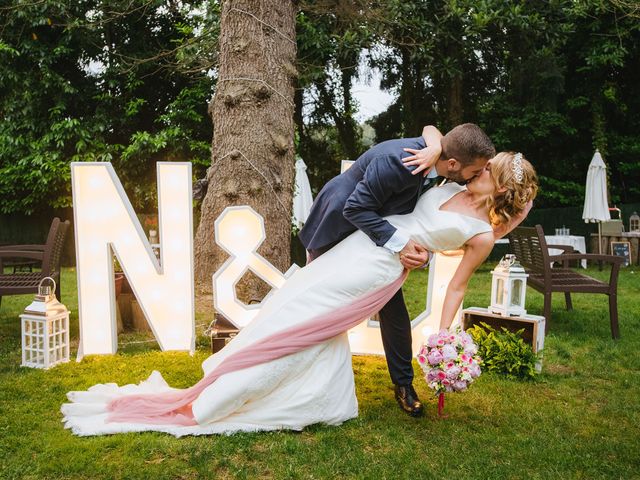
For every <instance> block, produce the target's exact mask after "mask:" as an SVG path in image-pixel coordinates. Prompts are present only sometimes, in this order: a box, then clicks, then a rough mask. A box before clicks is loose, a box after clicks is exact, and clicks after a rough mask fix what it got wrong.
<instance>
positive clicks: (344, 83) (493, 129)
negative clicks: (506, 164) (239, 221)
mask: <svg viewBox="0 0 640 480" xmlns="http://www.w3.org/2000/svg"><path fill="white" fill-rule="evenodd" d="M298 7H299V8H298V14H297V25H296V31H297V51H298V56H297V65H296V68H297V75H298V76H297V83H298V85H297V90H296V94H295V104H296V106H295V114H294V119H295V123H296V131H297V134H296V142H297V152H298V154H299V155H301V156H302V158H304V160H305V162H306V163H307V165H308V167H309V173H310V177H311V181H312V186H313V188H314V189H315V190H317V189H318V188H319V187H321V186H322V185H323V184H324V183H325V182H326V181H327V180H328V179H329V178H331V177H332V176H333V175H335V174H336V173H337V172H338V169H339V161H340V160H342V159H345V158H352V159H353V158H356V157H357V156H358V155H359V153H360V152H362V150H363V149H364V148H365V143H366V142H365V140H366V139H365V136H364V135H363V126H362V125H359V124H358V122H357V121H356V119H355V118H356V117H355V114H356V112H357V110H358V105H357V101H356V100H355V98H354V96H353V85H354V84H355V82H356V80H358V79H360V80H362V79H366V78H367V76H369V75H370V74H371V72H372V71H373V69H375V70H377V71H378V72H379V73H380V75H381V77H382V88H384V89H385V90H388V91H389V92H390V93H392V94H394V95H395V101H394V102H393V103H392V104H391V105H390V106H389V108H388V109H387V110H386V111H385V112H382V113H381V114H379V115H377V116H376V117H374V118H372V119H370V120H369V121H368V125H370V126H371V127H372V128H373V129H374V131H375V140H376V141H381V140H384V139H388V138H393V137H399V136H417V135H419V134H420V131H421V128H422V126H423V125H426V124H434V125H436V126H438V127H439V128H440V129H441V130H442V131H443V132H444V131H446V130H448V129H449V128H451V127H453V126H454V125H456V124H457V123H460V122H476V123H478V124H480V125H481V126H482V127H483V128H484V129H485V130H486V131H487V133H488V134H489V135H490V136H491V138H492V139H493V140H494V143H495V144H496V147H497V148H498V149H499V150H518V151H522V152H523V153H524V154H525V155H526V156H527V157H528V158H529V159H530V160H531V161H532V162H533V163H534V164H535V165H536V168H537V169H538V172H539V174H540V176H541V183H542V185H541V190H540V196H539V200H538V202H537V205H538V206H565V205H579V204H581V203H582V199H583V195H584V181H585V177H586V170H587V166H588V163H589V161H590V159H591V157H592V155H593V151H594V150H595V149H596V148H598V149H599V150H600V151H601V152H602V153H603V156H604V158H605V161H606V163H607V165H608V167H609V175H610V192H611V200H612V203H614V202H637V201H640V187H638V185H640V162H638V161H637V159H638V155H640V135H639V134H638V132H640V104H639V102H640V95H638V94H637V90H638V85H640V82H639V81H638V80H639V78H638V77H639V76H640V70H639V69H638V68H637V66H638V65H639V64H640V22H638V17H639V15H640V14H639V13H638V9H637V5H636V4H635V2H629V1H626V0H611V1H606V0H550V1H547V2H534V1H525V0H523V1H517V2H513V1H506V0H482V1H477V0H473V1H472V0H386V1H366V2H365V1H364V0H351V1H347V0H301V1H300V2H299V4H298ZM219 12H220V6H219V3H218V2H205V1H202V0H200V1H181V2H175V1H169V0H156V1H152V0H134V1H130V0H126V1H125V0H104V1H100V2H98V1H96V0H81V1H78V2H60V1H55V0H38V1H34V2H24V1H21V0H5V1H4V2H3V3H2V6H0V63H1V65H2V68H0V92H1V96H0V112H2V116H1V118H0V197H1V198H2V202H1V203H0V212H4V213H9V212H25V213H28V212H33V211H35V210H38V209H41V208H43V206H44V205H46V206H54V207H59V206H67V205H69V204H70V187H69V183H70V182H69V162H71V161H104V160H108V161H111V162H113V163H114V165H115V166H116V170H117V171H118V173H119V175H120V177H121V179H122V180H123V183H124V185H125V189H127V192H128V193H129V195H130V197H131V198H132V201H133V203H134V206H135V207H136V208H137V209H140V210H151V209H153V208H154V206H155V193H154V192H155V168H153V165H154V163H155V162H156V161H159V160H165V161H166V160H168V161H171V160H182V161H185V160H189V161H193V162H194V166H195V168H194V171H195V174H196V176H198V177H201V176H202V175H203V174H204V171H205V169H206V168H207V166H209V165H210V162H211V158H210V156H211V153H210V147H211V140H212V131H213V128H212V124H211V119H210V116H209V113H208V112H207V104H208V101H209V100H210V98H211V95H212V94H213V92H214V91H215V88H216V77H217V57H216V52H217V41H218V32H219Z"/></svg>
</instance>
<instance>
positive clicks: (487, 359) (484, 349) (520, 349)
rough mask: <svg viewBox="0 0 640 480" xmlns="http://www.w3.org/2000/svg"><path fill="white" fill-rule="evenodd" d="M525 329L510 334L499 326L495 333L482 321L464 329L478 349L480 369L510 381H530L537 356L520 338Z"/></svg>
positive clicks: (534, 373) (534, 374)
mask: <svg viewBox="0 0 640 480" xmlns="http://www.w3.org/2000/svg"><path fill="white" fill-rule="evenodd" d="M523 330H524V329H521V330H518V331H517V332H511V331H509V330H507V329H506V328H504V327H502V328H501V329H500V330H496V329H495V328H493V327H490V326H489V325H487V324H486V323H484V322H480V325H474V326H473V327H471V328H469V329H468V330H467V333H468V334H469V335H471V336H472V337H473V341H474V342H475V343H476V345H477V346H478V355H480V357H481V358H482V361H483V364H482V369H483V370H484V371H487V372H496V373H502V374H505V375H507V376H508V377H511V378H521V379H527V380H530V379H533V378H534V377H535V376H536V374H537V372H536V369H535V365H536V361H537V360H538V356H537V355H536V354H535V353H533V350H532V348H531V345H528V344H527V343H525V342H524V340H523V339H522V332H523Z"/></svg>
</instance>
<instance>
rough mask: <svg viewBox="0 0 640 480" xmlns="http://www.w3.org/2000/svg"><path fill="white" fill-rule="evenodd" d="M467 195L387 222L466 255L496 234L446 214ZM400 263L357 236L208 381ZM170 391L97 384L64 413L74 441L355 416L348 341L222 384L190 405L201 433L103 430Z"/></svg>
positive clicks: (253, 329)
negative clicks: (113, 405) (245, 351)
mask: <svg viewBox="0 0 640 480" xmlns="http://www.w3.org/2000/svg"><path fill="white" fill-rule="evenodd" d="M462 190H464V187H461V186H459V185H457V184H455V183H450V184H447V185H444V186H442V187H437V188H432V189H431V190H429V191H428V192H426V193H425V194H424V195H423V196H422V197H421V198H420V199H419V201H418V203H417V205H416V208H415V210H414V211H413V212H412V213H410V214H407V215H393V216H389V217H387V220H388V221H389V222H390V223H391V224H392V225H394V226H395V227H396V228H398V229H399V230H402V231H404V232H406V233H407V234H409V235H410V236H411V238H412V239H413V240H415V241H416V242H418V243H419V244H422V245H424V246H426V247H428V248H429V249H430V250H432V251H441V250H450V249H455V248H459V247H461V246H462V245H464V244H465V242H466V241H467V240H468V239H470V238H471V237H473V236H475V235H477V234H479V233H483V232H489V231H491V226H490V225H489V224H488V223H486V222H484V221H481V220H479V219H477V218H473V217H469V216H465V215H462V214H459V213H455V212H451V211H443V210H440V207H441V206H442V204H444V203H445V202H446V201H447V200H449V199H450V198H451V197H453V196H454V195H455V194H457V193H459V192H461V191H462ZM402 270H403V269H402V266H401V264H400V262H399V259H398V255H397V254H392V253H391V252H389V251H388V250H386V249H385V248H381V247H377V246H376V245H375V244H374V243H373V242H372V241H371V240H370V239H369V238H368V237H367V236H366V235H365V234H364V233H362V232H360V231H357V232H355V233H353V234H352V235H350V236H349V237H348V238H346V239H345V240H344V241H342V242H341V243H340V244H338V245H336V246H335V247H334V248H332V249H331V250H330V251H328V252H327V253H325V254H324V255H322V256H321V257H319V258H318V259H316V260H315V261H314V262H312V263H311V264H309V265H307V266H306V267H304V268H302V269H300V270H298V271H297V272H296V273H295V274H294V275H293V276H292V277H291V278H290V279H289V280H288V281H287V282H286V283H285V284H284V285H283V286H282V288H280V290H278V291H277V292H274V294H273V295H271V296H270V297H269V299H268V300H267V301H266V302H265V304H264V306H263V307H262V308H261V310H260V313H259V315H258V316H257V317H256V318H255V320H254V321H253V322H252V323H251V324H249V325H248V326H247V327H245V328H244V329H243V330H242V331H241V332H240V333H239V334H238V335H237V336H236V337H235V338H234V339H233V341H232V342H230V343H229V344H228V345H227V346H226V347H225V348H224V349H223V350H221V351H220V352H218V353H216V354H215V355H212V356H210V357H209V358H208V359H207V360H205V361H204V362H203V364H202V369H203V371H204V374H205V375H206V374H207V373H208V372H210V371H211V370H212V369H213V368H215V367H216V366H217V365H219V364H220V362H221V361H222V360H223V359H224V358H226V357H227V356H228V355H230V354H231V353H233V352H236V351H238V350H240V349H242V348H245V347H249V348H250V346H251V344H253V343H254V342H256V341H258V340H260V339H263V338H265V337H267V336H269V335H271V334H274V333H276V332H279V331H282V330H284V329H286V328H288V327H292V326H295V325H299V324H301V323H303V322H307V321H309V320H311V319H313V318H314V317H317V316H318V315H321V314H324V313H328V312H331V311H332V310H335V309H336V308H339V307H342V306H345V305H348V304H350V303H352V302H353V301H354V299H356V298H357V297H360V296H362V295H365V294H368V293H370V292H372V291H374V290H376V289H378V288H380V287H383V286H385V285H388V284H390V283H391V282H393V281H394V280H396V279H397V278H398V276H399V275H400V274H401V273H402ZM167 390H173V389H172V388H171V387H169V386H168V385H167V383H166V382H165V381H164V379H163V378H162V376H161V375H160V373H158V372H157V371H154V372H153V373H152V374H151V376H150V377H149V378H148V379H147V380H145V381H143V382H141V383H140V384H139V385H125V386H122V387H119V386H118V385H116V384H114V383H108V384H98V385H95V386H93V387H91V388H89V390H87V391H76V392H69V393H68V394H67V397H68V399H69V400H70V401H71V403H67V404H64V405H63V406H62V408H61V411H62V413H63V415H64V422H65V425H66V428H70V429H71V430H72V431H73V433H75V434H76V435H103V434H113V433H120V432H137V431H147V430H152V431H160V432H166V433H170V434H172V435H175V436H182V435H202V434H213V433H233V432H238V431H258V430H277V429H291V430H301V429H303V428H304V427H305V426H307V425H311V424H314V423H325V424H329V425H338V424H340V423H342V422H344V421H346V420H349V419H351V418H354V417H356V416H357V415H358V402H357V399H356V396H355V388H354V381H353V370H352V366H351V352H350V350H349V343H348V340H347V334H346V333H343V334H342V335H339V336H337V337H335V338H333V339H331V340H329V341H326V342H324V343H321V344H319V345H316V346H314V347H310V348H307V349H306V350H302V351H300V352H298V353H294V354H291V355H288V356H285V357H282V358H280V359H277V360H272V361H269V362H267V363H264V364H257V365H254V366H252V367H250V368H246V369H244V370H239V371H236V372H232V373H228V374H225V375H222V376H221V377H220V378H218V379H217V380H216V381H214V382H213V383H212V384H211V385H209V386H208V387H206V389H205V390H204V391H202V393H201V394H200V395H199V397H198V398H197V399H196V400H195V401H194V402H193V404H192V409H193V414H194V417H195V419H196V420H197V423H198V425H197V426H173V425H150V424H134V423H120V422H113V423H108V422H106V417H107V412H106V405H107V403H108V402H109V401H110V400H111V399H113V398H116V397H118V396H122V395H128V394H133V393H157V392H161V391H167Z"/></svg>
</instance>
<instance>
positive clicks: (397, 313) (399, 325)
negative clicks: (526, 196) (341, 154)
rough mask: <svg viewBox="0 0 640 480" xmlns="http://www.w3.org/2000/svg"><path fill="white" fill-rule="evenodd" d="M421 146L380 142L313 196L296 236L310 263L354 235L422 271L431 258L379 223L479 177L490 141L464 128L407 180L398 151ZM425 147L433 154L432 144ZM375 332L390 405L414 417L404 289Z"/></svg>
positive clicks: (414, 141) (418, 408)
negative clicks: (444, 185)
mask: <svg viewBox="0 0 640 480" xmlns="http://www.w3.org/2000/svg"><path fill="white" fill-rule="evenodd" d="M436 138H437V137H436ZM430 143H434V142H430ZM435 143H437V140H435ZM425 147H427V145H426V144H425V139H424V138H423V137H417V138H403V139H398V140H388V141H386V142H382V143H379V144H377V145H375V146H374V147H372V148H371V149H369V150H368V151H366V152H365V153H363V154H362V155H361V156H360V157H359V158H358V159H357V160H356V161H355V163H354V164H353V165H352V166H351V168H349V170H347V171H346V172H344V173H343V174H341V175H338V176H337V177H334V178H333V179H332V180H330V181H329V182H328V183H327V184H326V185H325V186H324V188H323V189H322V190H321V191H320V193H319V194H318V196H317V197H316V199H315V201H314V203H313V206H312V208H311V213H310V214H309V218H308V219H307V221H306V223H305V225H304V227H303V228H302V230H301V231H300V240H301V241H302V244H303V245H304V247H305V248H306V249H307V251H308V253H309V261H311V260H313V259H314V258H317V257H318V256H320V255H322V254H323V253H324V252H326V251H328V250H329V249H330V248H331V247H333V246H334V245H336V244H337V243H339V242H340V241H341V240H343V239H345V238H346V237H347V236H349V235H350V234H351V233H353V232H354V231H356V230H357V229H359V230H362V231H363V232H364V233H365V234H367V235H368V236H369V238H371V240H372V241H373V242H374V243H375V244H376V245H378V246H379V247H382V248H386V249H388V250H390V251H391V252H393V253H399V256H400V261H401V263H402V265H403V266H404V267H406V268H408V269H410V270H411V269H414V268H416V267H418V266H422V265H424V264H425V263H426V262H427V260H428V258H429V252H428V251H427V250H426V249H425V248H424V247H422V246H421V245H418V244H417V243H415V242H414V241H413V240H411V239H409V238H408V237H405V236H404V235H403V234H401V233H400V232H399V231H397V230H396V228H395V227H393V225H391V224H390V223H389V222H387V221H386V220H384V219H383V218H382V217H385V216H387V215H395V214H405V213H410V212H411V211H413V209H414V207H415V205H416V202H417V200H418V197H419V196H420V195H422V194H423V193H424V192H426V191H427V190H428V189H429V188H432V187H433V186H435V185H436V184H438V183H439V181H440V180H442V179H444V178H448V179H450V180H453V181H455V182H459V183H464V182H466V181H468V180H470V179H471V178H473V177H474V176H476V175H478V174H479V173H481V172H482V171H483V169H484V167H485V165H486V163H487V161H488V160H489V159H490V158H492V157H493V156H495V148H494V146H493V143H491V140H490V139H489V137H488V136H487V135H486V134H485V133H484V132H483V131H482V130H481V129H480V127H478V126H477V125H475V124H472V123H465V124H462V125H458V126H457V127H455V128H454V129H453V130H451V131H450V132H449V133H447V134H446V135H445V136H444V137H443V138H442V140H441V148H442V150H441V154H440V158H439V160H438V161H437V162H436V164H435V165H434V168H432V169H431V171H430V172H429V174H427V175H426V177H425V176H423V175H421V174H420V175H412V174H411V171H412V170H413V169H414V168H415V167H407V166H406V165H405V164H404V163H403V161H402V159H403V158H404V157H407V156H408V155H409V154H408V153H406V152H405V151H403V148H409V149H416V150H419V149H423V148H425ZM429 147H430V148H431V147H433V148H436V149H438V150H439V146H438V145H429ZM436 151H437V150H436ZM380 330H381V333H382V343H383V346H384V351H385V355H386V359H387V366H388V368H389V374H390V376H391V381H392V382H393V384H394V385H395V397H396V400H397V402H398V404H399V405H400V407H401V408H402V409H403V410H404V411H405V412H407V413H408V414H410V415H412V416H419V415H421V414H422V411H423V407H422V403H421V402H420V399H419V398H418V395H417V394H416V392H415V390H414V388H413V385H412V382H413V367H412V365H411V360H412V351H411V321H410V319H409V313H408V312H407V307H406V305H405V303H404V298H403V296H402V289H400V290H398V292H397V293H396V295H395V296H394V297H393V298H392V299H391V300H390V301H389V303H387V304H386V305H385V306H384V307H383V308H382V310H380Z"/></svg>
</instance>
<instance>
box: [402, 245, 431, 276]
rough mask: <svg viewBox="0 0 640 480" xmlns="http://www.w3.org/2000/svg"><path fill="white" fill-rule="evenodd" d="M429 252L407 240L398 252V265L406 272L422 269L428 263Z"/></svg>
mask: <svg viewBox="0 0 640 480" xmlns="http://www.w3.org/2000/svg"><path fill="white" fill-rule="evenodd" d="M429 256H430V253H429V250H427V249H426V248H424V247H423V246H422V245H419V244H418V243H416V242H414V241H413V240H409V241H408V242H407V244H406V245H405V246H404V248H403V249H402V250H400V263H402V266H403V267H404V268H406V269H408V270H413V269H415V268H419V267H423V266H424V265H425V264H426V263H427V262H428V261H429Z"/></svg>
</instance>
